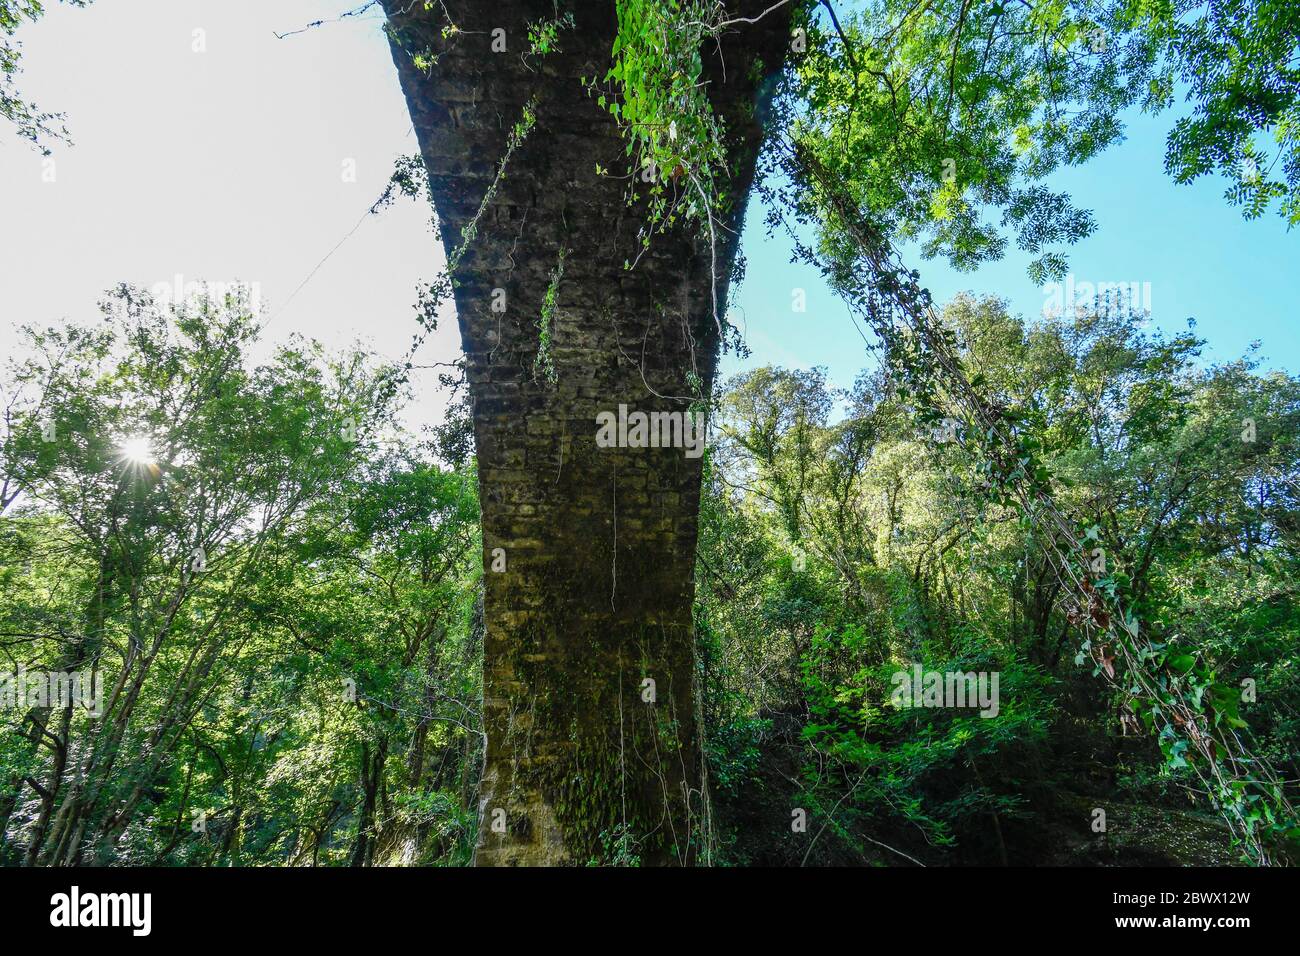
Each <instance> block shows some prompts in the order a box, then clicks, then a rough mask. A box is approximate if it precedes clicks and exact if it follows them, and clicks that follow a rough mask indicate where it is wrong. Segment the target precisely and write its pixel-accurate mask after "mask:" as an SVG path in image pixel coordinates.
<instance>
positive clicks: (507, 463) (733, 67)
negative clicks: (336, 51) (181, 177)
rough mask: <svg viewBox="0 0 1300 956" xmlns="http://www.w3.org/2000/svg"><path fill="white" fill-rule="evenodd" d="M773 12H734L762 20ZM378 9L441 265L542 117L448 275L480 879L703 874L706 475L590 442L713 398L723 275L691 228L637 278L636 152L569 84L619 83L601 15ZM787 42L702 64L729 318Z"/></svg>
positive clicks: (588, 9) (577, 6) (766, 26)
mask: <svg viewBox="0 0 1300 956" xmlns="http://www.w3.org/2000/svg"><path fill="white" fill-rule="evenodd" d="M770 5H771V4H770V3H769V2H758V0H754V2H749V0H745V2H732V3H731V4H730V5H729V6H730V7H731V9H733V10H734V11H735V13H736V14H737V15H740V16H750V17H754V16H757V15H758V14H759V13H761V12H762V11H763V10H764V9H765V8H766V7H768V6H770ZM383 6H384V7H385V10H386V13H387V14H388V26H389V31H390V37H391V41H392V48H393V58H394V62H395V63H396V65H397V70H398V74H399V76H400V80H401V84H402V89H403V92H404V94H405V97H406V100H407V103H408V105H409V108H410V113H411V117H412V119H413V121H414V124H415V130H416V133H417V134H418V137H419V143H420V150H421V153H422V155H423V158H424V162H425V165H426V167H427V169H428V173H429V178H430V183H431V185H432V191H433V196H434V202H435V205H436V209H437V216H438V220H439V224H440V229H441V233H442V237H443V242H444V245H445V246H446V248H447V250H448V252H449V253H450V252H451V251H452V250H453V249H455V248H456V247H457V246H459V245H460V244H461V242H462V230H463V229H464V228H465V227H466V225H467V224H469V223H471V222H472V221H473V219H474V217H475V214H476V212H477V211H478V210H479V207H480V205H481V204H482V203H483V201H484V198H485V197H488V196H489V190H490V187H491V185H492V183H493V182H494V179H495V178H496V177H497V172H498V168H499V166H500V163H501V160H502V157H503V156H504V155H505V153H506V149H507V141H508V138H509V137H510V134H511V130H512V128H513V127H514V126H515V125H516V124H517V123H518V122H519V121H520V119H521V117H522V116H523V114H524V110H525V107H526V105H527V104H528V103H530V102H535V104H536V105H535V113H536V125H535V128H534V129H533V130H532V131H531V133H529V135H528V136H527V137H526V138H525V139H524V140H523V142H522V144H521V145H520V146H519V147H518V149H517V150H516V151H515V152H514V154H513V155H512V156H511V158H510V160H509V162H508V163H507V164H506V166H505V169H504V176H503V177H502V178H501V179H500V181H499V183H498V185H497V188H496V189H495V191H493V192H492V193H491V195H490V198H489V199H488V202H487V205H486V207H485V209H484V212H483V214H482V215H481V216H480V217H479V219H478V222H477V225H476V232H477V234H476V237H475V239H474V241H473V242H471V243H469V245H468V249H467V251H466V253H465V255H464V256H463V258H461V259H460V261H459V263H458V264H457V266H456V268H455V270H454V273H453V277H454V279H455V281H456V283H457V285H456V289H455V299H456V309H457V315H458V321H459V325H460V331H461V337H462V343H463V347H464V353H465V363H466V371H467V376H468V381H469V389H470V394H471V397H472V400H473V422H474V434H475V439H476V443H477V455H478V469H479V487H480V495H481V501H482V512H483V514H482V517H483V548H484V553H483V562H484V579H485V597H484V613H485V623H486V637H485V646H484V672H483V696H484V700H483V720H484V727H485V731H486V734H487V752H486V763H485V767H484V775H483V781H482V787H481V794H480V804H479V806H480V826H479V844H478V849H477V854H476V860H477V862H478V864H480V865H554V864H575V865H583V864H586V863H588V862H591V861H598V862H603V863H613V862H631V861H633V860H639V861H640V862H641V863H643V864H674V863H678V864H690V863H695V862H698V861H699V860H700V859H701V857H702V855H703V850H704V846H705V840H706V839H707V780H706V773H705V766H704V760H703V755H702V752H701V737H700V728H699V717H698V712H697V701H696V694H695V683H696V678H695V670H696V668H695V652H694V630H693V625H692V617H691V609H692V600H693V593H694V566H695V547H696V522H697V513H698V508H699V499H700V479H701V465H702V460H701V458H699V457H692V456H691V455H690V454H688V451H689V450H688V449H684V448H681V447H667V448H664V447H643V448H638V447H602V445H604V444H606V443H605V442H601V443H600V444H598V442H597V432H598V425H597V417H598V415H599V414H600V413H602V412H612V413H614V414H615V415H617V414H618V412H619V406H620V405H623V406H626V411H627V413H632V412H637V411H641V412H674V413H682V412H685V411H687V408H688V406H689V404H690V402H691V400H692V399H693V398H694V397H696V396H698V395H700V394H703V395H707V394H708V393H709V390H710V388H711V386H712V382H713V377H714V371H715V367H716V362H717V354H718V349H719V345H720V343H719V341H718V333H717V328H716V325H715V319H714V315H713V307H712V298H713V296H712V289H711V282H710V273H711V250H710V248H709V245H708V243H707V242H706V241H701V240H700V239H699V238H698V236H697V235H696V231H695V229H694V227H689V228H688V229H683V230H678V231H676V232H671V233H669V234H667V235H658V236H656V237H655V238H654V240H653V242H652V245H651V247H650V249H649V250H648V251H646V252H645V253H644V254H641V255H640V258H639V259H638V254H639V253H641V249H640V243H639V238H638V230H639V229H640V228H641V226H642V225H643V223H644V210H643V208H642V207H640V206H629V205H628V203H627V201H626V196H625V193H626V190H627V186H628V180H627V177H626V173H627V165H628V160H627V155H626V141H625V139H624V138H623V137H622V135H621V134H620V131H619V130H618V128H617V127H616V125H615V123H614V121H613V120H612V118H611V117H610V116H609V114H608V113H607V112H606V111H605V110H604V109H602V108H601V107H600V106H599V105H598V104H597V102H596V99H595V97H594V96H593V95H591V94H590V93H589V92H588V91H587V90H586V89H584V87H583V84H582V82H581V81H582V79H583V78H584V77H587V78H595V79H596V80H598V81H599V80H603V78H604V76H605V74H606V72H607V71H608V69H609V66H610V62H611V48H612V44H613V41H614V36H615V32H616V29H617V14H616V4H615V2H614V0H604V2H597V0H568V2H565V0H560V2H559V3H558V5H557V4H555V3H553V2H552V0H433V2H431V3H425V2H423V0H383ZM557 9H558V12H559V13H560V14H564V13H566V12H570V13H572V14H573V17H574V26H573V28H572V29H565V30H561V31H560V33H559V35H558V44H559V50H558V51H555V52H551V53H549V54H547V55H545V56H542V55H529V40H528V28H529V26H530V25H532V24H536V23H540V22H542V21H546V20H551V19H553V18H554V17H555V15H556V12H557ZM788 17H789V13H788V8H783V9H781V10H778V11H776V12H774V13H771V14H769V15H768V16H766V17H763V18H762V19H761V20H760V21H759V22H758V23H757V24H753V25H736V26H735V27H734V28H728V29H727V32H726V34H725V35H724V37H723V39H722V43H721V44H720V46H718V47H713V46H711V47H710V48H709V49H706V50H705V51H704V55H705V62H706V70H707V75H708V77H709V79H710V97H711V99H712V101H713V105H714V109H715V112H716V113H718V114H719V115H720V116H721V117H722V118H723V120H724V122H725V124H726V128H727V132H728V140H729V142H728V148H729V151H730V155H731V158H732V161H733V163H732V165H733V167H734V171H735V172H734V178H733V179H732V181H731V182H730V183H729V184H728V186H727V191H728V194H729V195H730V196H731V197H732V206H733V208H732V210H731V212H730V213H729V214H728V217H727V221H726V222H725V225H726V226H727V227H728V228H720V229H719V230H718V232H719V240H718V243H717V247H716V250H715V251H716V256H717V274H718V276H719V281H718V296H719V302H720V303H725V295H726V276H727V275H728V273H729V272H730V269H731V265H732V260H733V257H734V255H735V251H736V250H735V245H736V237H737V235H738V233H739V227H740V217H741V215H742V214H743V208H744V201H745V197H746V195H747V193H748V189H749V186H750V183H751V181H752V177H753V171H754V164H755V156H756V153H757V150H758V147H759V143H760V138H761V129H760V120H759V117H761V116H762V109H761V103H760V102H759V100H760V99H761V93H760V91H761V90H764V89H770V83H769V82H768V79H769V78H770V77H771V75H772V74H773V72H774V71H776V70H778V69H779V68H780V67H781V65H782V61H783V58H784V55H785V50H786V48H787V46H788V41H789V19H788ZM503 46H504V49H503V50H502V49H501V48H502V47H503ZM494 48H495V49H494ZM598 166H599V167H601V168H603V169H604V170H607V171H608V175H599V174H598V172H597V167H598ZM632 261H635V266H634V267H633V268H631V269H627V268H625V264H626V263H629V262H632ZM557 277H558V281H557ZM548 299H549V300H551V301H553V308H551V307H548V306H547V304H546V303H547V302H548ZM494 306H495V308H494ZM720 308H722V305H720ZM544 316H549V318H548V319H547V320H545V321H544V318H543V317H544ZM544 325H549V329H547V330H546V334H547V336H548V337H549V343H548V347H547V348H546V349H545V352H544V354H543V355H542V357H541V358H540V359H539V350H540V349H541V343H542V341H543V338H544V335H543V326H544ZM548 361H549V366H548V364H547V363H548ZM552 371H553V374H551V373H552ZM628 444H631V442H628Z"/></svg>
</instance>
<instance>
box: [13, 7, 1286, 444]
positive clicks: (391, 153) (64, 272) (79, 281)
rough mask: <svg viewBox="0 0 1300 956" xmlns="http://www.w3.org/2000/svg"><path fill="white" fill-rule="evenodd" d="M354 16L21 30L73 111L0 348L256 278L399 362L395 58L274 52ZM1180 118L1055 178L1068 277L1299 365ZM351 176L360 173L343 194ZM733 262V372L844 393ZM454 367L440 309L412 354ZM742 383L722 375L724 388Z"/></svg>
mask: <svg viewBox="0 0 1300 956" xmlns="http://www.w3.org/2000/svg"><path fill="white" fill-rule="evenodd" d="M349 6H351V4H347V3H339V2H337V0H276V2H274V3H268V2H265V0H221V2H219V3H218V2H214V0H96V2H95V3H94V4H92V5H91V6H90V7H87V8H85V9H75V8H69V7H67V6H65V5H63V4H54V5H51V6H50V7H49V12H48V14H47V16H46V17H45V18H44V19H43V20H42V21H40V22H39V23H37V24H35V25H34V26H31V27H30V28H27V27H25V28H24V29H23V30H22V32H21V33H20V39H21V40H22V41H23V43H24V73H23V74H22V76H21V77H20V87H21V89H22V90H23V91H24V93H25V94H27V95H28V96H30V97H31V98H34V99H35V100H36V101H37V102H38V103H39V104H40V105H41V106H42V107H43V108H45V109H55V110H61V111H64V112H66V113H67V121H68V126H69V128H70V129H71V131H72V134H73V136H74V139H75V145H74V146H71V147H63V146H60V147H58V148H57V149H56V150H55V154H54V159H55V162H56V164H57V165H56V169H57V176H56V177H55V178H54V180H53V181H47V177H46V176H45V172H46V170H45V167H44V166H43V163H42V160H41V157H40V156H39V154H37V153H35V152H34V151H33V150H31V149H29V148H27V147H26V146H25V145H24V144H22V143H21V142H19V141H18V140H17V138H16V137H14V136H13V135H12V133H11V132H9V131H7V130H3V129H0V219H2V220H3V223H4V226H5V228H3V229H0V353H8V352H9V351H10V347H11V346H12V344H13V342H14V339H15V336H14V331H13V329H14V326H15V325H17V324H18V323H23V322H33V323H36V324H38V325H44V324H49V323H54V322H58V321H60V320H62V319H64V318H72V319H79V320H82V321H92V320H94V318H95V317H96V311H95V303H96V302H97V300H98V299H99V297H100V296H101V294H102V292H103V291H104V290H105V289H107V288H108V287H110V286H112V285H114V284H115V283H117V282H120V281H130V282H135V283H138V284H140V285H143V286H145V287H152V286H154V285H155V284H157V283H160V282H165V283H172V282H173V281H174V279H175V277H176V276H177V275H181V276H183V277H184V279H185V281H192V280H197V279H209V280H214V281H222V282H229V281H234V280H240V281H245V282H249V283H257V285H258V286H259V288H260V292H261V295H262V297H263V299H264V300H265V302H266V303H267V309H268V311H269V313H270V314H271V315H274V319H273V320H272V323H271V326H270V332H269V339H270V340H276V339H283V338H284V337H285V336H287V335H289V334H290V333H301V334H305V335H311V336H314V337H317V338H319V339H321V340H322V341H324V342H325V343H326V344H327V345H329V346H330V347H335V348H337V347H342V346H344V345H346V344H348V343H350V342H352V341H354V340H358V339H360V340H362V341H363V342H365V343H366V344H368V345H370V346H371V347H373V348H374V349H376V350H377V351H378V352H380V353H381V354H384V355H387V356H389V357H394V358H395V357H397V356H399V355H401V354H402V352H403V351H404V350H405V348H406V346H407V345H408V343H409V342H410V339H411V335H412V333H413V332H414V330H415V318H414V312H413V310H412V305H413V303H414V300H415V287H416V284H417V283H418V282H420V281H422V280H424V281H427V280H429V279H431V278H432V277H434V276H435V275H436V274H437V273H438V271H439V270H440V269H441V268H442V265H443V261H442V250H441V249H440V248H439V247H438V245H437V244H436V243H435V241H434V239H433V236H432V234H431V233H430V231H429V228H428V219H429V214H428V212H427V210H424V209H421V208H419V207H418V206H417V205H416V204H414V203H409V202H407V203H398V204H396V205H395V206H393V207H392V208H391V209H389V210H387V211H386V212H385V213H384V214H383V215H382V216H378V217H364V212H365V210H366V209H367V208H368V207H369V205H370V204H371V203H372V202H373V201H374V199H375V197H376V196H378V194H379V193H380V191H381V190H382V189H383V186H384V183H385V182H386V181H387V179H388V176H389V175H390V173H391V172H392V169H393V164H394V161H395V160H396V159H397V158H398V157H399V156H402V155H406V154H410V153H413V152H415V151H416V144H415V138H414V136H413V135H412V130H411V123H410V118H409V116H408V115H407V112H406V105H405V103H404V101H403V99H402V95H401V91H400V90H399V88H398V84H397V77H396V73H395V71H394V68H393V65H392V61H391V58H390V54H389V51H388V47H387V43H386V41H385V39H384V37H383V35H382V33H381V32H380V29H379V24H378V21H377V20H376V19H373V18H372V19H369V20H368V21H363V20H359V19H356V20H350V21H347V22H345V23H331V24H327V25H326V26H324V27H321V28H320V29H316V30H311V31H308V32H306V33H303V34H300V35H297V36H295V37H292V38H290V39H287V40H277V39H276V38H275V36H274V32H275V31H279V32H284V31H287V30H292V29H294V28H298V27H301V26H303V25H304V24H306V23H308V22H310V21H312V20H315V19H320V18H327V17H331V16H334V15H336V14H338V13H339V12H340V11H341V10H343V9H346V8H348V7H349ZM196 31H201V32H202V36H203V39H204V42H203V44H202V46H203V49H202V50H201V51H196V49H195V46H196V44H195V39H196ZM1172 122H1173V117H1172V116H1166V117H1159V118H1155V119H1152V118H1145V117H1140V116H1139V117H1135V118H1134V119H1133V122H1132V124H1131V128H1130V136H1129V139H1128V141H1127V142H1126V143H1124V144H1122V145H1121V146H1119V147H1116V148H1114V149H1112V150H1111V151H1109V152H1108V153H1106V154H1104V155H1103V156H1102V157H1100V158H1099V159H1097V160H1095V161H1094V162H1092V163H1091V164H1089V165H1088V166H1085V167H1082V168H1079V169H1076V170H1070V171H1067V172H1065V173H1064V174H1063V175H1062V176H1060V177H1059V178H1058V179H1057V180H1056V181H1054V182H1053V186H1054V187H1056V188H1064V189H1066V190H1068V191H1069V192H1071V193H1072V195H1073V197H1074V200H1075V202H1076V204H1078V205H1081V206H1084V207H1087V208H1091V209H1092V210H1094V212H1095V214H1096V216H1097V220H1098V224H1099V228H1098V230H1097V232H1096V233H1095V234H1094V236H1093V237H1092V238H1090V239H1088V240H1086V241H1085V242H1082V243H1080V244H1079V245H1078V246H1076V247H1075V248H1074V250H1073V252H1072V266H1071V269H1072V271H1073V273H1074V274H1075V275H1076V276H1077V277H1078V278H1079V279H1080V280H1087V281H1092V282H1098V281H1104V282H1120V281H1124V282H1131V281H1138V282H1150V283H1151V291H1152V310H1153V323H1154V324H1155V325H1156V326H1158V327H1160V328H1165V329H1171V330H1181V329H1183V328H1185V327H1186V320H1187V318H1188V317H1195V318H1196V320H1197V323H1198V326H1197V330H1198V332H1199V333H1200V334H1202V335H1203V336H1204V337H1206V338H1207V339H1209V342H1210V346H1209V348H1208V350H1207V357H1208V358H1210V359H1211V360H1226V359H1230V358H1233V357H1235V356H1239V355H1240V354H1242V352H1243V351H1244V350H1245V349H1246V348H1247V346H1248V345H1249V343H1250V342H1251V341H1252V340H1256V339H1258V340H1259V341H1260V342H1261V343H1262V354H1263V355H1264V356H1266V357H1267V359H1268V364H1270V365H1272V366H1273V367H1281V368H1285V369H1288V370H1291V371H1295V370H1297V369H1300V343H1298V341H1297V340H1298V339H1300V336H1297V335H1296V328H1297V322H1296V318H1295V309H1296V303H1297V300H1298V299H1300V234H1297V233H1288V232H1287V231H1286V228H1285V225H1284V223H1283V222H1282V221H1281V220H1280V219H1279V218H1277V217H1276V216H1272V215H1270V216H1268V217H1266V218H1264V219H1261V220H1257V221H1254V222H1246V221H1244V220H1243V219H1242V218H1241V216H1240V214H1239V213H1238V211H1237V210H1235V209H1233V208H1230V207H1228V206H1227V205H1226V203H1225V202H1224V200H1223V198H1222V190H1223V183H1222V182H1221V181H1220V180H1218V179H1215V178H1208V179H1205V180H1202V181H1200V182H1198V183H1196V184H1195V185H1193V186H1176V185H1174V184H1173V183H1172V182H1170V181H1169V179H1168V178H1167V177H1166V176H1165V174H1164V172H1163V169H1162V160H1163V148H1164V147H1163V144H1164V136H1165V131H1166V130H1167V128H1168V126H1169V124H1170V123H1172ZM349 168H350V169H352V170H354V171H355V175H353V176H347V175H344V173H345V171H346V170H347V169H349ZM358 223H360V224H359V225H358ZM344 237H347V238H346V241H345V242H343V243H342V244H341V245H340V244H339V243H340V240H343V239H344ZM744 249H745V253H746V255H747V256H748V259H749V271H748V277H747V278H746V280H745V282H744V283H743V285H742V287H741V288H740V289H739V290H738V299H737V302H738V306H739V311H738V314H737V318H738V321H739V322H742V323H743V325H744V327H745V329H746V333H747V337H748V341H749V343H750V346H751V348H752V349H753V350H754V354H753V356H752V357H751V358H750V359H749V360H748V362H747V363H746V364H747V365H750V366H752V365H755V364H761V363H768V362H770V363H774V364H784V365H792V366H802V367H807V366H811V365H824V366H826V367H827V369H828V372H829V375H830V378H831V380H832V381H833V382H835V383H836V384H839V385H843V386H847V385H849V384H851V382H852V381H853V378H854V377H855V375H856V373H857V372H858V370H859V369H860V368H861V367H862V366H863V365H865V364H866V363H867V357H866V356H865V355H864V350H863V344H862V341H861V339H860V338H859V337H858V334H857V333H856V332H855V331H854V329H853V328H852V326H851V324H850V322H849V319H848V316H847V313H846V312H845V310H844V308H843V306H842V305H841V304H840V303H839V302H838V301H837V300H836V299H835V298H834V296H833V295H832V294H831V293H830V292H829V290H827V289H826V288H825V286H824V285H823V284H822V283H821V281H820V279H819V277H818V276H817V275H816V274H815V273H814V272H812V271H811V270H809V269H807V268H806V267H802V266H797V265H792V264H790V263H789V262H788V258H789V255H788V250H787V243H786V241H785V239H784V238H783V237H780V236H778V237H774V238H773V239H771V240H768V239H767V238H766V237H765V236H764V230H763V216H762V211H761V210H760V209H758V208H752V209H751V210H750V211H749V215H748V216H747V229H746V233H745V236H744ZM331 250H333V251H332V252H331ZM914 264H916V265H918V266H919V267H920V268H921V269H922V274H923V277H924V280H925V281H926V283H927V284H928V285H929V287H930V288H931V290H932V292H933V293H934V294H935V297H936V299H937V300H939V301H943V300H945V299H947V298H949V297H951V296H952V295H953V294H955V293H956V292H959V291H961V290H971V291H974V292H977V293H981V294H985V293H991V294H996V295H999V296H1002V297H1004V298H1006V299H1007V300H1009V301H1010V303H1011V306H1012V308H1013V309H1015V310H1016V311H1019V312H1021V313H1022V314H1025V315H1036V314H1038V313H1039V312H1040V311H1041V309H1042V305H1043V301H1044V295H1043V290H1042V289H1041V288H1039V287H1037V286H1035V285H1033V284H1032V283H1031V282H1030V281H1029V279H1028V278H1027V277H1026V275H1025V269H1024V267H1025V257H1024V256H1016V255H1013V256H1011V257H1009V258H1008V259H1007V260H1005V261H1003V262H1000V263H997V264H994V265H990V266H987V267H985V268H984V269H982V270H980V271H979V272H977V273H974V274H958V273H954V272H953V271H952V270H951V269H950V268H948V267H947V266H946V264H944V263H942V262H930V263H924V262H920V261H919V260H918V261H916V262H915V263H914ZM304 281H306V284H305V285H304ZM795 287H801V288H803V289H805V290H806V294H807V312H806V313H801V314H796V313H793V312H792V311H791V309H790V303H791V290H792V289H793V288H795ZM458 351H459V341H458V336H457V333H456V325H455V321H454V316H453V315H452V314H451V310H450V309H448V310H446V311H445V312H444V315H443V317H442V322H441V327H440V329H439V331H438V333H437V335H435V336H434V337H433V338H432V339H431V340H430V341H429V342H428V343H427V344H426V346H425V349H424V352H423V359H424V360H425V361H426V362H428V363H430V364H432V363H434V362H445V361H449V360H452V359H454V358H455V357H456V355H457V353H458ZM738 367H739V366H738V364H737V362H736V361H735V359H734V357H727V358H725V359H724V363H723V369H724V371H734V370H736V369H737V368H738ZM417 384H418V386H419V388H420V397H419V400H418V401H417V402H416V404H415V406H414V407H413V408H412V410H411V415H410V418H411V420H412V423H413V424H415V423H421V422H432V421H436V420H437V419H438V418H439V416H440V413H441V409H442V407H443V406H444V404H445V397H444V396H442V395H440V394H439V393H438V391H437V389H436V380H435V376H434V375H433V374H432V373H430V374H428V375H427V376H425V377H424V378H423V379H420V380H418V381H417Z"/></svg>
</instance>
